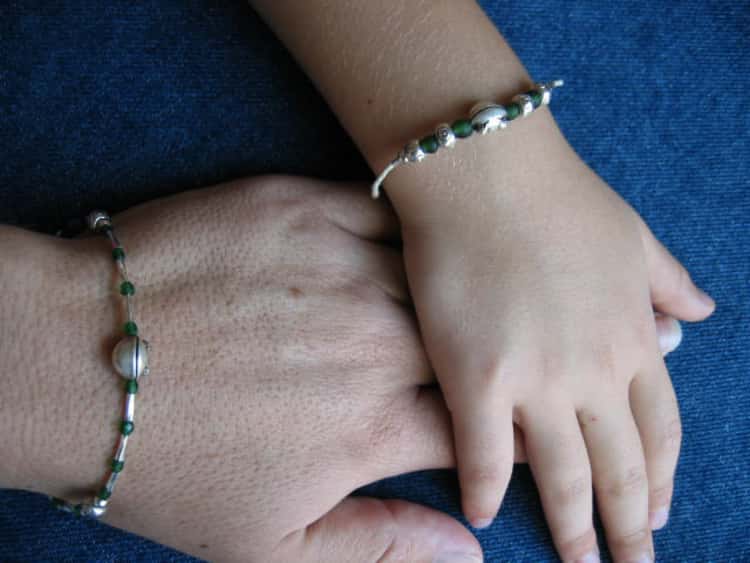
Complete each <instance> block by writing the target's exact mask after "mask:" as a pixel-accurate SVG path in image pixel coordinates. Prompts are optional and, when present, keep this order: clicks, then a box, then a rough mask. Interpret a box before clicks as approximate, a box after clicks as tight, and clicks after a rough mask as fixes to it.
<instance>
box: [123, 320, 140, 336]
mask: <svg viewBox="0 0 750 563" xmlns="http://www.w3.org/2000/svg"><path fill="white" fill-rule="evenodd" d="M123 330H125V334H127V335H128V336H137V335H138V325H137V324H135V323H134V322H133V321H128V322H126V323H125V326H124V327H123Z"/></svg>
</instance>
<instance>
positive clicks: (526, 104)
mask: <svg viewBox="0 0 750 563" xmlns="http://www.w3.org/2000/svg"><path fill="white" fill-rule="evenodd" d="M511 102H513V103H514V104H516V105H517V106H518V107H519V108H521V117H526V116H527V115H529V114H530V113H531V112H532V111H534V102H533V101H532V99H531V96H529V95H527V94H517V95H515V96H513V99H512V100H511Z"/></svg>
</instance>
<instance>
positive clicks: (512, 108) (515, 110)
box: [505, 104, 521, 119]
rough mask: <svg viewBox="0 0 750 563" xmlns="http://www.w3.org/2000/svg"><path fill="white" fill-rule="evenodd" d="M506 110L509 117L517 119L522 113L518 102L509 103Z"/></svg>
mask: <svg viewBox="0 0 750 563" xmlns="http://www.w3.org/2000/svg"><path fill="white" fill-rule="evenodd" d="M505 111H506V112H507V116H508V119H515V118H516V117H518V116H519V115H521V108H519V107H518V106H517V105H516V104H508V105H507V106H505Z"/></svg>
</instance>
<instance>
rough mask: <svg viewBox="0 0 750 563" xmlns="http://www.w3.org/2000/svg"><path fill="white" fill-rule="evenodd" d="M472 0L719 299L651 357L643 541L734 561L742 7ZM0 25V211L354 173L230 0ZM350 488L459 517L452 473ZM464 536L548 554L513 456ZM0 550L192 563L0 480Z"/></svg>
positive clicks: (743, 280) (744, 60) (745, 197)
mask: <svg viewBox="0 0 750 563" xmlns="http://www.w3.org/2000/svg"><path fill="white" fill-rule="evenodd" d="M483 6H484V7H485V9H486V10H487V11H488V13H489V14H490V16H491V17H492V19H493V20H494V21H495V23H496V24H497V25H498V27H499V28H500V29H501V30H502V31H503V33H504V34H505V36H506V37H507V38H508V40H509V41H510V43H511V44H512V45H513V47H514V48H515V49H516V50H517V52H518V54H519V55H520V57H521V59H522V60H523V61H524V62H525V63H526V65H527V66H528V68H529V69H530V71H531V73H532V75H533V76H535V77H538V78H540V79H548V78H556V77H562V78H564V79H566V81H567V84H566V86H565V87H564V88H563V89H562V90H561V91H559V93H557V94H556V97H555V101H554V103H553V106H554V107H553V110H554V113H555V115H556V116H557V119H558V121H559V123H560V126H561V127H562V129H563V130H564V131H565V133H566V134H567V136H568V138H569V139H570V141H571V143H572V144H573V146H574V147H575V148H576V149H577V150H578V152H579V153H580V154H581V155H582V157H583V158H584V159H585V160H586V161H587V162H588V163H589V164H590V165H591V166H592V167H593V168H594V169H595V170H597V171H598V172H599V174H601V175H602V176H603V177H604V178H605V179H606V180H607V181H608V182H610V183H611V184H612V186H613V187H615V189H617V190H618V191H619V192H620V193H621V194H622V195H623V197H625V198H626V199H627V200H628V201H629V202H630V203H631V204H632V205H633V206H634V207H635V208H636V209H637V210H638V211H639V212H640V213H641V214H642V215H643V217H644V218H645V219H646V221H647V222H648V223H649V224H650V225H651V226H652V228H653V230H654V231H655V233H656V235H657V236H658V237H660V238H661V240H662V241H664V243H665V244H666V245H667V246H668V247H669V248H670V249H671V250H672V251H673V253H674V254H675V255H676V256H677V257H678V258H679V259H681V260H682V261H683V263H684V264H685V265H686V266H687V267H688V268H689V270H690V271H691V272H692V274H693V276H694V278H695V280H696V282H697V283H698V284H699V285H701V286H703V287H705V288H706V289H707V290H708V291H709V292H710V293H711V294H712V295H713V296H714V297H715V298H716V301H717V303H718V308H717V311H716V313H715V315H714V316H713V317H712V318H711V320H709V321H707V322H705V323H702V324H699V325H689V326H685V327H684V330H685V336H684V340H683V344H682V346H681V347H680V348H679V349H678V351H677V352H675V353H674V354H673V355H672V356H670V358H669V360H668V364H669V367H670V369H671V373H672V378H673V380H674V385H675V389H676V392H677V395H678V399H679V402H680V405H681V412H682V417H683V424H684V444H683V450H682V455H681V457H680V464H679V468H678V474H677V481H676V489H675V497H674V504H673V509H672V515H671V520H670V523H669V526H668V527H667V528H666V529H665V530H664V531H661V532H658V533H657V534H656V536H655V541H656V551H657V554H658V557H659V560H662V561H695V562H703V561H716V562H725V561H750V540H748V534H747V529H748V526H750V478H749V472H750V422H749V420H748V414H747V413H748V412H750V393H749V391H750V384H749V382H750V378H749V376H750V353H749V352H748V349H749V348H750V331H749V330H748V325H749V324H750V302H749V297H748V282H749V281H750V259H749V258H748V255H749V254H750V183H749V180H748V178H750V138H749V136H748V131H750V97H749V96H748V92H750V78H749V77H750V39H749V37H750V3H748V2H747V1H744V2H742V1H739V2H738V1H735V2H729V1H724V2H718V1H713V2H708V1H701V0H685V1H681V2H676V1H665V2H646V1H642V0H640V1H630V2H606V3H605V2H595V1H593V0H584V1H578V2H565V1H562V0H557V1H555V0H537V1H536V2H521V1H518V0H507V1H502V2H501V1H500V0H486V1H485V2H483ZM445 32H446V33H450V29H446V30H445ZM0 37H2V41H1V42H0V112H1V115H2V119H0V143H1V144H0V150H1V152H0V154H1V155H2V159H0V221H1V222H8V223H13V224H19V225H24V226H28V227H31V228H35V229H39V230H44V231H50V232H57V231H61V232H66V231H71V232H72V231H75V230H76V229H78V228H79V227H80V223H79V218H80V217H81V216H82V215H83V214H84V213H85V212H86V211H88V210H90V209H91V208H94V207H104V208H107V209H109V210H111V211H119V210H122V209H125V208H127V207H129V206H131V205H133V204H136V203H138V202H142V201H146V200H148V199H151V198H154V197H157V196H162V195H166V194H170V193H175V192H179V191H181V190H186V189H191V188H195V187H197V186H203V185H208V184H212V183H216V182H219V181H223V180H228V179H231V178H236V177H239V176H246V175H252V174H259V173H266V172H286V173H295V174H305V175H313V176H318V177H323V178H332V179H344V178H348V179H353V178H354V179H369V178H371V174H370V172H369V170H368V168H367V166H366V164H365V162H364V160H363V159H362V158H361V156H359V154H358V153H357V151H356V149H355V147H354V146H353V144H352V142H351V141H350V140H349V138H348V137H347V135H346V134H345V132H344V131H343V130H342V128H341V127H340V126H339V125H338V123H337V121H336V119H335V117H334V116H333V115H332V114H331V112H330V111H329V110H328V109H327V107H326V105H325V103H324V102H323V100H322V99H321V98H320V96H319V95H318V94H317V93H316V91H315V89H314V88H313V86H312V85H311V83H310V82H309V81H308V80H307V78H306V77H305V76H304V75H303V73H302V72H301V71H300V69H299V68H298V67H297V66H296V65H295V63H294V62H293V61H292V59H291V58H290V57H289V55H288V54H287V53H286V52H285V51H284V49H283V47H282V46H281V45H280V44H279V43H278V42H277V41H276V40H275V38H274V37H273V35H272V34H271V33H270V32H269V31H268V30H267V28H265V27H264V25H263V24H262V23H261V21H260V20H259V19H258V18H257V16H256V15H255V14H254V13H253V12H252V11H251V10H250V8H248V7H247V6H246V5H245V4H244V3H243V2H241V1H236V2H230V1H224V2H212V1H209V0H194V1H192V2H184V1H182V0H144V1H140V2H126V1H124V0H118V1H115V0H112V1H110V2H82V1H80V0H69V1H67V2H54V1H51V2H42V1H40V0H35V1H32V0H27V1H25V2H5V3H4V4H3V6H0ZM528 150H529V151H536V150H539V148H538V147H533V146H532V147H528ZM624 274H625V275H626V272H624ZM365 492H367V493H370V494H376V495H382V496H398V497H402V498H406V499H410V500H414V501H418V502H422V503H425V504H428V505H431V506H434V507H437V508H439V509H442V510H445V511H447V512H449V513H451V514H454V515H457V516H458V489H457V483H456V478H455V474H454V473H453V472H450V471H430V472H422V473H418V474H412V475H407V476H402V477H398V478H394V479H390V480H387V481H383V482H380V483H377V484H375V485H371V486H370V487H368V488H366V489H365ZM601 531H602V530H601V527H599V532H600V533H601ZM478 537H479V539H480V541H481V542H482V546H483V547H484V549H485V553H486V556H487V560H488V561H493V562H494V561H529V562H531V561H534V562H536V561H554V560H555V554H554V549H553V546H552V543H551V540H550V537H549V534H548V532H547V531H546V527H545V524H544V519H543V514H542V512H541V507H540V504H539V499H538V496H537V493H536V491H535V488H534V484H533V480H532V478H531V475H530V472H529V471H528V468H526V467H525V466H517V467H516V470H515V473H514V477H513V480H512V483H511V487H510V491H509V493H508V495H507V498H506V501H505V503H504V505H503V508H502V511H501V514H500V517H499V518H498V520H497V521H496V522H495V523H494V524H493V526H492V527H491V528H490V529H488V530H486V531H482V532H480V533H479V534H478ZM600 537H602V536H600ZM0 560H2V561H48V560H65V561H125V560H127V561H190V560H192V559H191V558H189V557H187V556H184V555H181V554H179V553H177V552H174V551H172V550H170V549H167V548H164V547H161V546H158V545H155V544H153V543H151V542H149V541H147V540H144V539H141V538H137V537H134V536H132V535H129V534H127V533H124V532H121V531H118V530H114V529H112V528H109V527H107V526H106V525H103V524H99V523H96V522H91V521H85V520H80V519H74V518H72V517H69V516H67V515H65V514H61V513H57V512H55V511H53V510H51V509H50V508H49V507H48V505H47V503H46V501H45V500H44V499H43V498H41V497H39V496H37V495H32V494H30V493H24V492H17V491H0Z"/></svg>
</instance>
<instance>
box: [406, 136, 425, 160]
mask: <svg viewBox="0 0 750 563" xmlns="http://www.w3.org/2000/svg"><path fill="white" fill-rule="evenodd" d="M424 157H425V154H424V151H423V150H422V147H420V146H419V141H417V140H414V141H409V143H408V144H407V145H406V146H405V147H404V149H403V150H402V151H401V159H402V160H403V161H404V162H419V161H421V160H424Z"/></svg>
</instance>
